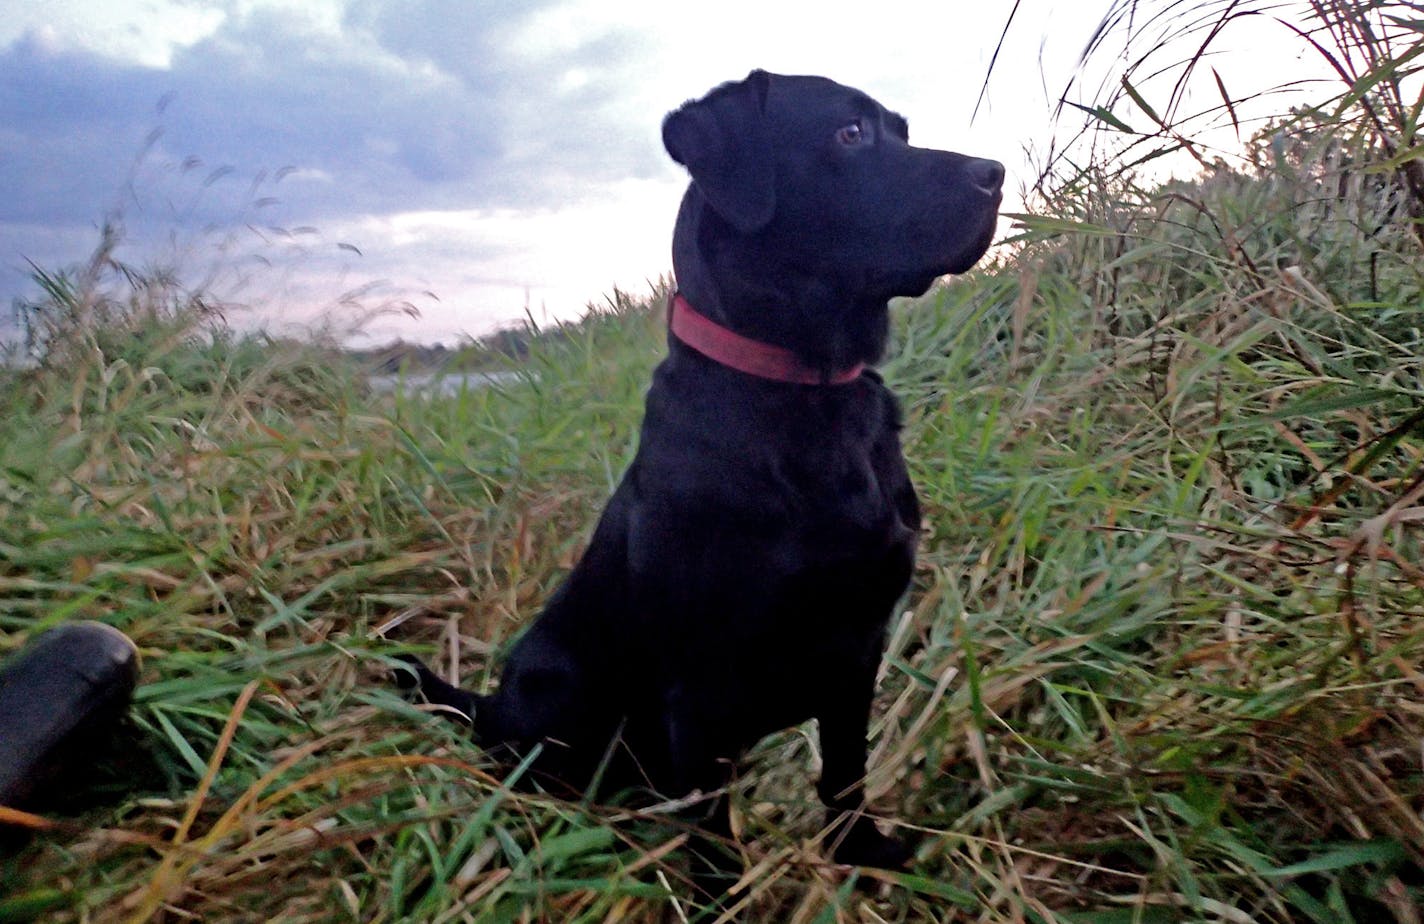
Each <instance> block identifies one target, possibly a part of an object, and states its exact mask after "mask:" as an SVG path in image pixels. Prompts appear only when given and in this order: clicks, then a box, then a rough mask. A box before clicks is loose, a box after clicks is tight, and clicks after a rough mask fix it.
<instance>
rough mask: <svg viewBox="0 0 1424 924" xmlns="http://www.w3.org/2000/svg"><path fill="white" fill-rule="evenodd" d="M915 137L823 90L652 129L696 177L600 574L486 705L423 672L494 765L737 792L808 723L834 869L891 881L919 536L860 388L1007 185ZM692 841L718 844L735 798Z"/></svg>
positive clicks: (887, 438) (736, 93)
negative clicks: (875, 796)
mask: <svg viewBox="0 0 1424 924" xmlns="http://www.w3.org/2000/svg"><path fill="white" fill-rule="evenodd" d="M908 139H909V135H908V128H907V125H906V122H905V119H904V118H902V117H901V116H899V115H897V114H896V113H894V112H891V111H889V110H888V109H886V108H884V107H883V106H881V105H880V104H879V103H877V102H876V101H875V100H873V99H871V98H870V97H869V96H867V95H866V94H864V93H862V92H860V91H858V90H854V89H851V88H849V87H845V86H842V85H840V84H837V83H834V82H832V81H830V80H827V79H825V78H821V77H789V76H782V75H777V74H769V73H766V72H764V71H754V72H752V73H751V74H750V75H749V76H748V77H747V78H746V79H745V80H742V81H737V82H731V83H726V84H723V85H721V86H719V87H717V88H715V89H713V90H712V91H711V92H710V93H708V94H707V95H706V96H705V97H703V98H702V99H700V100H695V101H691V102H688V103H686V104H685V105H683V106H682V107H681V108H680V109H678V110H677V111H675V112H672V113H670V114H669V115H668V116H667V118H666V120H665V121H664V123H663V143H664V145H665V146H666V148H667V151H668V153H669V154H671V155H672V157H673V159H674V160H676V161H677V162H678V163H680V164H682V165H684V166H685V167H686V168H687V170H688V172H689V173H690V174H691V175H692V183H691V185H690V186H689V187H688V189H687V193H686V195H685V196H684V197H683V200H682V207H681V210H680V212H679V214H678V218H677V226H676V229H675V231H674V232H673V266H674V271H675V273H676V277H677V282H678V286H679V295H678V297H677V298H675V299H674V300H673V301H672V303H671V304H670V311H671V312H672V315H671V318H670V336H669V338H668V355H667V358H666V359H665V360H663V362H662V364H661V365H660V366H658V368H657V371H656V372H655V373H654V375H653V382H652V386H651V388H649V390H648V394H647V406H646V411H645V416H644V420H643V428H642V436H641V441H640V443H639V447H638V452H637V455H636V457H635V458H634V460H633V463H632V465H631V466H630V467H629V469H628V471H627V472H626V473H625V474H624V476H623V480H622V482H621V483H620V484H619V486H618V488H617V490H616V491H615V492H614V493H613V496H612V498H611V499H610V500H609V502H608V506H607V507H606V509H605V510H604V512H603V515H602V517H601V519H600V520H599V522H598V526H597V528H596V530H595V531H594V534H593V538H592V540H591V542H590V544H589V546H588V550H587V551H586V552H585V554H584V555H583V558H582V559H581V560H580V561H579V563H578V565H577V566H576V567H575V568H574V570H573V572H572V573H571V574H570V575H569V576H568V578H567V580H566V581H565V582H564V584H563V585H562V586H561V587H560V588H559V589H558V590H557V591H556V592H555V594H554V595H553V597H552V599H551V600H550V601H549V603H548V606H547V607H546V609H545V610H544V612H543V613H542V614H541V615H540V616H539V617H538V618H537V619H536V620H535V621H534V622H533V624H532V625H531V626H530V627H529V629H528V631H527V632H526V633H525V634H524V635H523V636H522V637H521V638H520V639H519V640H518V642H517V643H516V644H515V645H514V646H513V649H512V651H511V652H510V654H509V658H508V661H507V663H506V664H505V667H504V671H503V674H502V678H501V681H500V684H499V688H498V690H497V692H495V693H493V694H490V695H484V696H481V695H475V694H472V693H467V692H464V691H462V690H459V689H457V688H456V687H453V686H451V685H450V684H448V683H445V682H444V681H443V680H441V679H440V678H438V677H436V676H435V675H434V674H433V673H431V672H430V671H429V670H427V669H426V668H425V667H424V666H423V665H419V664H418V662H412V663H413V665H414V671H413V673H414V678H409V680H410V681H412V682H418V683H419V686H420V689H421V692H422V693H423V695H424V696H425V697H426V698H427V699H428V700H430V701H431V702H435V703H440V704H443V705H447V706H452V707H454V708H456V709H459V710H461V711H463V712H465V713H467V714H468V715H470V716H472V718H473V724H474V729H475V734H476V737H477V738H478V740H479V741H480V742H482V743H484V744H486V745H488V746H497V747H498V746H506V747H508V748H510V749H513V750H514V751H516V752H520V753H526V752H527V751H528V749H529V748H531V747H533V746H534V745H536V744H542V745H543V748H542V751H541V752H540V754H539V755H538V757H537V758H536V759H535V762H534V764H533V767H534V769H535V771H537V772H538V773H540V774H541V775H543V776H544V777H546V778H552V779H555V780H559V781H562V782H563V783H565V784H566V785H568V786H570V787H573V788H575V789H584V788H586V787H587V786H589V785H590V783H591V782H592V781H594V780H595V779H598V780H600V781H601V782H600V785H601V786H602V788H603V790H604V791H611V790H614V789H618V788H626V787H632V786H644V787H648V788H651V789H652V790H655V791H657V792H659V793H662V794H664V795H667V796H682V795H685V794H688V793H691V792H694V791H696V790H701V791H703V792H708V793H710V792H713V791H716V790H718V789H719V788H721V787H723V786H725V785H726V783H727V782H728V780H729V778H730V774H731V771H732V769H733V761H735V760H736V759H737V757H738V756H739V755H740V754H742V753H743V752H744V751H745V750H746V749H747V748H749V747H750V746H751V745H753V744H754V743H756V741H757V740H758V739H760V738H762V737H763V736H765V735H767V734H769V733H771V732H774V731H777V730H779V729H784V728H787V727H788V726H792V725H796V724H798V723H800V722H804V721H805V720H807V719H810V718H815V719H817V720H818V722H819V725H820V741H821V748H822V756H823V768H824V769H823V772H822V775H821V780H820V784H819V787H818V791H819V793H820V796H821V799H822V801H823V802H824V803H825V804H826V806H827V807H828V809H829V810H830V812H831V813H832V816H833V821H835V823H836V824H837V826H838V827H837V830H836V831H835V833H834V838H835V840H834V843H835V844H836V845H837V846H836V847H835V850H834V856H835V859H836V860H837V861H838V862H843V863H852V864H862V865H870V866H878V867H890V868H893V867H898V866H901V865H903V864H904V863H905V862H906V861H907V860H908V858H909V851H908V850H907V848H906V847H905V846H904V844H903V843H902V842H901V841H900V840H898V839H896V838H893V837H888V836H886V835H884V834H882V833H880V832H879V831H878V830H877V829H876V826H875V824H874V822H873V821H872V820H871V819H870V817H869V816H867V815H865V814H864V813H863V794H862V790H861V779H862V777H863V776H864V774H865V762H866V737H867V725H868V722H869V718H870V709H871V700H872V698H873V695H874V692H875V689H874V688H875V676H876V669H877V666H878V664H879V662H880V657H881V650H882V648H883V645H884V637H885V628H886V623H887V620H888V618H889V616H890V614H891V610H892V608H893V607H894V606H895V603H896V601H897V600H898V599H899V598H900V597H901V595H902V594H903V593H904V592H905V588H906V586H907V585H908V583H909V580H910V572H911V568H912V565H913V561H914V556H915V543H916V537H917V533H918V531H919V527H920V511H919V504H918V502H917V500H916V497H915V491H914V488H913V486H912V485H911V484H910V478H909V475H908V473H907V471H906V468H905V461H904V458H903V456H902V454H901V449H900V442H899V436H898V430H899V428H900V419H899V409H898V406H897V404H896V401H895V398H894V397H893V395H892V394H891V392H890V391H889V389H887V388H886V387H885V385H884V384H883V383H882V381H881V378H880V376H879V375H877V374H876V373H875V372H874V371H872V370H870V369H869V368H868V367H867V366H868V364H870V363H874V362H875V361H876V360H878V359H879V358H880V356H881V353H882V351H883V350H884V348H885V343H886V338H887V335H888V330H889V322H888V315H887V305H886V303H887V301H888V300H889V299H891V298H894V297H896V296H905V295H919V294H920V293H923V292H924V291H925V290H926V289H927V288H929V286H930V285H931V284H932V283H933V282H934V281H935V280H936V279H937V278H939V277H940V276H943V275H945V274H947V273H961V272H964V271H965V270H967V269H969V268H970V267H971V266H973V265H974V263H975V262H976V261H977V260H978V259H979V258H980V257H981V256H982V255H983V254H984V252H985V250H986V249H987V248H988V246H989V244H990V241H991V238H992V236H993V233H994V228H995V223H996V218H997V207H998V205H999V200H1000V187H1001V185H1002V183H1003V178H1004V170H1003V167H1002V166H1001V165H1000V164H999V163H997V162H995V161H992V160H981V159H977V158H972V157H966V156H964V155H961V154H955V153H951V152H948V151H937V150H930V149H926V148H916V147H911V146H910V144H909V140H908ZM712 805H713V807H712V808H711V810H710V811H709V812H708V813H707V815H706V817H703V818H701V819H700V820H701V823H702V824H703V825H704V826H705V827H706V828H707V829H708V830H711V831H714V832H719V833H726V832H727V831H728V824H727V818H726V801H725V797H723V798H721V799H718V800H714V801H713V803H712Z"/></svg>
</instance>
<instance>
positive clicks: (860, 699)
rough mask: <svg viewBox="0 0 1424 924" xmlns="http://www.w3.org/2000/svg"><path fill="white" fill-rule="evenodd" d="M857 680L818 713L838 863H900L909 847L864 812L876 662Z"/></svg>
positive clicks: (824, 797)
mask: <svg viewBox="0 0 1424 924" xmlns="http://www.w3.org/2000/svg"><path fill="white" fill-rule="evenodd" d="M857 673H858V674H859V676H857V677H856V678H854V682H851V683H847V684H845V685H844V686H843V687H841V688H840V689H839V690H837V691H836V692H835V693H834V694H833V697H832V701H831V702H830V703H829V704H828V705H827V708H825V709H824V710H822V712H821V714H820V715H819V716H817V718H818V719H819V721H820V726H821V757H822V767H821V781H820V783H819V785H818V786H817V792H818V793H819V794H820V796H821V802H822V803H824V804H825V806H826V809H827V816H828V817H827V820H828V821H829V822H831V823H832V825H833V827H832V830H831V835H830V843H831V844H832V845H833V847H834V856H835V860H836V862H837V863H849V864H852V865H855V866H874V867H878V868H881V869H902V868H904V866H905V864H906V863H908V862H909V860H910V857H911V855H912V854H911V851H910V848H909V847H908V846H906V845H905V843H904V842H903V841H901V840H900V839H899V838H895V837H890V836H888V835H885V834H881V833H880V831H879V829H877V828H876V827H875V820H874V819H873V818H872V817H871V816H870V815H868V814H866V813H865V788H864V781H865V761H866V756H867V747H868V746H867V737H868V735H869V730H870V702H871V699H872V697H873V695H874V692H875V665H874V664H871V665H869V668H868V669H866V668H864V667H862V668H861V669H860V670H858V671H857Z"/></svg>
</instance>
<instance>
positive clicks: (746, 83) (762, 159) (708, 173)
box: [663, 71, 776, 234]
mask: <svg viewBox="0 0 1424 924" xmlns="http://www.w3.org/2000/svg"><path fill="white" fill-rule="evenodd" d="M770 80H771V76H770V75H769V74H767V73H766V71H752V72H751V73H750V74H748V75H747V79H746V80H743V81H740V82H738V83H724V84H722V85H721V86H720V87H718V88H716V89H715V90H713V91H712V92H711V93H708V94H707V95H706V96H704V97H703V98H702V99H699V100H693V101H691V102H688V103H684V104H683V106H682V108H680V109H678V110H676V111H674V112H670V113H668V117H667V118H666V119H664V120H663V146H664V147H665V148H667V152H668V154H670V155H672V159H673V160H675V161H677V162H678V163H680V164H682V165H683V166H684V167H686V168H687V172H688V173H690V174H692V181H693V182H694V183H696V184H697V188H698V189H700V190H701V191H702V194H703V195H704V196H706V197H707V202H708V204H709V205H711V206H712V209H713V210H714V211H716V212H717V214H718V215H721V216H722V217H723V218H724V219H726V220H727V222H728V223H729V224H731V225H732V227H734V228H736V229H737V230H738V231H741V232H742V233H743V234H750V233H752V232H753V231H758V230H760V229H762V228H764V227H766V225H767V223H768V222H770V221H771V216H772V213H773V212H775V210H776V187H775V182H774V181H775V168H774V166H773V164H772V159H771V145H770V144H769V143H768V141H767V137H766V125H765V118H764V114H765V112H766V92H767V87H768V84H769V83H770Z"/></svg>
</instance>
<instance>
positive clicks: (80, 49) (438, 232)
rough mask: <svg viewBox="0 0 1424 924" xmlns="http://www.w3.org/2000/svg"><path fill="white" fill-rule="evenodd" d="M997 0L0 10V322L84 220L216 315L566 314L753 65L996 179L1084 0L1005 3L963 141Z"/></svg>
mask: <svg viewBox="0 0 1424 924" xmlns="http://www.w3.org/2000/svg"><path fill="white" fill-rule="evenodd" d="M1012 6H1013V4H1012V3H1011V2H1009V0H999V2H994V0H990V2H980V3H973V4H968V3H960V2H951V0H941V2H937V3H934V2H925V0H879V2H876V3H874V4H871V5H865V4H855V5H852V4H849V3H844V4H841V3H825V2H815V3H797V2H788V3H770V2H765V0H762V2H744V0H724V2H721V3H718V4H697V5H691V4H678V3H672V2H668V0H659V2H639V0H507V2H498V0H496V2H490V0H300V2H291V0H45V2H44V3H37V2H33V0H0V328H3V326H4V325H6V324H10V323H11V321H12V318H11V314H12V313H11V312H10V311H9V310H8V306H9V304H10V303H11V300H12V299H14V298H15V297H17V296H22V295H25V294H27V293H28V294H33V292H34V289H33V286H32V284H31V283H30V282H29V280H28V276H29V273H30V267H29V262H30V261H32V262H33V263H34V264H36V265H38V266H41V267H43V268H45V269H56V268H60V267H62V266H65V265H67V264H72V263H74V262H75V261H78V260H81V259H82V258H83V257H84V256H85V255H86V254H87V253H89V252H90V251H91V250H92V249H93V246H94V244H95V242H96V241H97V237H98V235H97V228H98V226H99V224H100V223H101V222H102V221H103V219H104V217H105V216H106V215H110V214H115V215H117V216H118V217H119V219H120V222H121V224H122V225H123V226H124V227H125V228H126V230H127V236H126V240H125V243H124V245H123V247H122V248H121V250H120V251H119V254H118V256H119V257H120V258H121V259H125V260H129V261H131V262H134V263H137V264H139V265H150V264H154V265H156V264H163V263H168V262H175V261H176V262H177V263H179V264H180V265H181V266H182V267H183V268H184V270H185V272H187V273H189V274H190V276H191V277H192V278H194V279H197V278H203V277H206V276H208V275H212V276H213V277H214V278H215V281H214V283H213V286H214V289H215V290H216V291H217V294H218V295H220V296H222V297H225V298H229V299H231V300H232V301H235V302H245V303H248V304H251V305H252V306H253V314H251V315H245V316H244V319H243V320H242V323H245V324H251V323H254V322H255V321H259V320H260V321H262V322H263V323H269V324H276V325H280V324H285V323H292V322H301V321H305V320H307V319H309V318H311V317H312V316H313V315H314V313H315V312H316V311H317V309H318V308H320V307H322V306H326V307H331V306H336V305H337V302H338V299H339V297H340V296H341V295H342V294H343V293H344V292H347V291H349V290H353V289H357V288H358V287H363V286H367V285H369V284H373V283H375V284H376V285H375V286H374V287H373V288H370V289H369V290H364V294H363V295H362V298H361V301H362V303H363V304H365V305H367V306H369V307H374V306H376V305H378V304H380V303H381V302H382V301H383V300H395V301H400V300H406V301H409V302H410V303H411V304H413V305H414V306H415V307H416V308H418V309H419V312H420V317H419V318H418V319H416V318H408V317H405V316H403V315H401V316H386V317H380V318H376V319H374V320H372V321H370V322H369V323H368V325H367V339H373V340H385V339H390V338H392V337H394V336H397V335H399V336H403V337H405V338H406V339H413V340H422V341H434V340H446V341H450V340H453V339H454V338H455V337H457V336H458V335H460V334H461V333H468V334H475V335H478V334H481V333H484V332H487V331H489V330H490V329H492V328H493V327H494V326H496V325H499V324H508V323H511V322H514V321H517V320H518V319H519V318H520V317H522V316H523V313H524V311H525V310H526V307H527V308H528V310H529V311H530V312H531V313H532V314H533V316H534V317H535V319H536V320H540V321H543V320H545V319H546V318H567V317H572V316H577V315H578V314H579V313H580V312H581V311H582V309H583V306H584V305H585V304H586V303H587V302H589V301H592V300H597V299H599V298H601V296H602V295H603V294H604V293H606V292H608V291H609V290H610V289H611V287H612V286H613V285H615V284H617V285H619V286H622V287H624V288H628V289H631V290H634V291H639V292H641V291H645V289H646V284H645V281H646V280H648V279H650V278H655V277H656V276H658V275H659V274H660V273H664V272H667V271H668V270H669V267H670V262H671V260H670V256H669V236H670V233H671V228H672V222H673V217H674V214H675V212H676V207H677V202H678V199H679V197H680V195H681V191H682V189H683V187H684V186H685V183H686V177H685V174H683V173H682V171H681V170H680V168H678V167H677V166H676V165H675V164H673V163H672V162H671V161H669V160H668V158H667V157H666V155H665V154H664V153H663V150H662V147H661V143H660V141H659V128H660V123H661V119H662V116H663V115H664V114H665V113H666V112H667V111H668V110H670V109H672V108H675V107H676V106H677V105H678V104H680V103H681V102H682V101H683V100H685V99H688V98H691V97H695V96H700V95H701V94H702V93H703V92H705V91H706V90H707V89H709V88H710V87H711V86H713V85H714V84H716V83H719V82H721V81H723V80H728V79H735V78H740V77H742V76H744V75H745V74H746V73H747V71H749V70H750V69H752V68H754V67H763V68H766V69H769V70H773V71H779V72H784V73H820V74H825V75H827V76H830V77H832V78H834V79H837V80H840V81H841V82H843V83H848V84H851V85H853V86H858V87H860V88H861V89H864V90H866V91H868V92H870V93H871V94H872V95H874V96H876V97H877V98H879V99H880V100H881V101H882V102H884V103H886V104H887V105H889V106H891V107H892V108H894V109H897V110H898V111H900V112H902V113H903V114H904V115H906V116H907V117H908V118H909V120H910V124H911V138H912V140H913V141H914V142H915V143H917V144H923V145H929V146H935V147H949V148H952V149H955V150H960V151H963V152H966V153H972V154H976V155H981V156H989V157H996V158H999V159H1001V160H1003V161H1004V162H1005V163H1006V164H1008V165H1009V167H1010V172H1011V178H1010V180H1009V185H1010V187H1016V186H1018V185H1020V184H1022V183H1024V182H1026V181H1027V180H1029V179H1031V178H1029V177H1027V176H1025V174H1027V173H1028V172H1029V171H1028V169H1027V167H1026V164H1025V160H1024V156H1023V151H1024V149H1025V147H1026V146H1030V145H1035V144H1042V143H1043V141H1044V140H1045V139H1046V138H1047V137H1048V135H1049V133H1050V132H1051V130H1052V126H1051V124H1050V113H1051V110H1052V107H1053V106H1054V105H1055V104H1056V102H1057V99H1058V95H1059V93H1060V92H1061V91H1062V89H1063V85H1064V83H1065V81H1066V80H1067V79H1068V77H1069V75H1070V73H1071V71H1072V68H1073V66H1074V64H1075V62H1076V60H1077V57H1078V55H1079V54H1080V52H1081V51H1082V49H1083V47H1084V44H1085V42H1086V41H1087V40H1088V37H1089V36H1090V35H1091V33H1092V31H1093V29H1094V28H1095V27H1096V26H1097V24H1098V21H1099V19H1100V18H1101V16H1102V13H1103V11H1104V9H1105V8H1106V6H1107V0H1101V2H1094V0H1057V2H1055V0H1023V3H1022V9H1021V11H1020V13H1019V19H1018V21H1016V23H1015V25H1014V28H1013V29H1012V30H1011V32H1010V35H1009V41H1008V44H1007V46H1006V48H1005V51H1004V52H1003V55H1002V57H1001V59H1000V62H999V64H998V69H997V70H996V72H995V76H994V80H993V82H992V83H991V85H990V88H989V95H988V98H987V100H986V102H985V106H984V108H983V110H982V111H981V112H980V114H979V116H978V118H977V119H976V120H974V121H973V123H972V124H971V118H970V116H971V113H972V111H973V108H974V104H975V101H976V98H977V96H978V92H979V87H980V84H981V83H982V81H983V79H984V76H985V73H986V70H987V67H988V62H989V58H990V55H991V54H992V52H993V49H994V45H995V43H996V42H997V40H998V38H999V34H1000V32H1001V31H1002V29H1003V27H1004V24H1005V21H1006V18H1007V17H1008V15H1009V11H1010V9H1011V8H1012ZM1248 58H1249V60H1248V59H1243V60H1240V61H1236V62H1230V61H1223V62H1221V64H1220V65H1219V66H1220V67H1221V69H1222V70H1223V72H1224V73H1225V74H1226V76H1227V77H1228V78H1232V77H1233V71H1232V68H1233V67H1235V68H1236V69H1237V70H1238V71H1239V70H1241V69H1242V68H1248V69H1249V67H1251V66H1253V61H1254V65H1255V66H1260V63H1261V58H1260V56H1259V55H1254V56H1248ZM1238 79H1239V78H1238ZM1008 207H1011V206H1006V208H1008ZM335 310H336V312H337V318H338V320H343V321H344V320H349V319H350V318H351V317H353V316H354V313H355V309H353V308H350V307H346V308H342V307H337V308H336V309H335Z"/></svg>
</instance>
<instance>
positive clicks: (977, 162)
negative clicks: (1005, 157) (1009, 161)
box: [965, 157, 1004, 192]
mask: <svg viewBox="0 0 1424 924" xmlns="http://www.w3.org/2000/svg"><path fill="white" fill-rule="evenodd" d="M965 171H966V172H967V173H968V174H969V182H971V183H973V184H974V185H975V186H977V187H979V188H980V189H982V190H983V191H984V192H998V191H999V187H1001V186H1003V185H1004V165H1003V164H1001V163H999V162H998V161H997V160H988V159H987V158H979V157H976V158H975V159H974V160H971V161H970V162H969V163H968V165H967V166H966V167H965Z"/></svg>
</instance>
